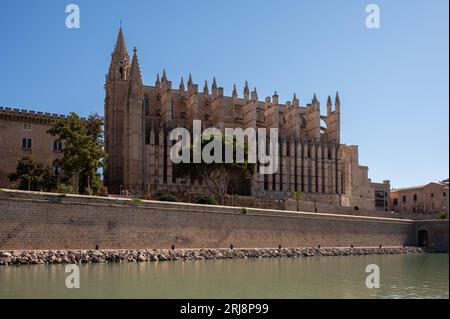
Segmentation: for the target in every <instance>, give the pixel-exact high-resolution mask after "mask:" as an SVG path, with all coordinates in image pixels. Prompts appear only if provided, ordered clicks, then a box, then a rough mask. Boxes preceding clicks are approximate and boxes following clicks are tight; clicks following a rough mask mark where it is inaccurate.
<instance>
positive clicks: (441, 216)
mask: <svg viewBox="0 0 450 319" xmlns="http://www.w3.org/2000/svg"><path fill="white" fill-rule="evenodd" d="M439 218H440V219H447V218H448V212H441V213H440V214H439Z"/></svg>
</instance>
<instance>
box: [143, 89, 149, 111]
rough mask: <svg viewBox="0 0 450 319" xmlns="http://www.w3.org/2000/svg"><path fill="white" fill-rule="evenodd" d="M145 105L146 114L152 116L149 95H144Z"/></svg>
mask: <svg viewBox="0 0 450 319" xmlns="http://www.w3.org/2000/svg"><path fill="white" fill-rule="evenodd" d="M143 103H144V114H145V115H150V99H149V98H148V95H147V94H145V95H144V101H143Z"/></svg>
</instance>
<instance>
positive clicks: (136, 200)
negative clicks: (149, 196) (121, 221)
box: [131, 197, 142, 203]
mask: <svg viewBox="0 0 450 319" xmlns="http://www.w3.org/2000/svg"><path fill="white" fill-rule="evenodd" d="M131 201H132V202H135V203H140V202H142V198H139V197H135V198H133V199H132V200H131Z"/></svg>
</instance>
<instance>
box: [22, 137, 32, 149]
mask: <svg viewBox="0 0 450 319" xmlns="http://www.w3.org/2000/svg"><path fill="white" fill-rule="evenodd" d="M32 146H33V143H32V141H31V138H23V139H22V148H26V149H31V147H32Z"/></svg>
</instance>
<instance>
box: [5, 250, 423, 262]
mask: <svg viewBox="0 0 450 319" xmlns="http://www.w3.org/2000/svg"><path fill="white" fill-rule="evenodd" d="M424 252H425V250H424V249H422V248H420V247H382V248H379V247H370V248H358V247H355V248H350V247H348V248H341V247H339V248H336V247H334V248H278V249H276V248H246V249H238V248H234V249H226V248H222V249H173V250H170V249H111V250H23V251H0V265H28V264H74V263H113V262H118V263H123V262H126V263H128V262H147V261H168V260H208V259H247V258H280V257H290V258H299V257H314V256H357V255H381V254H422V253H424Z"/></svg>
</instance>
